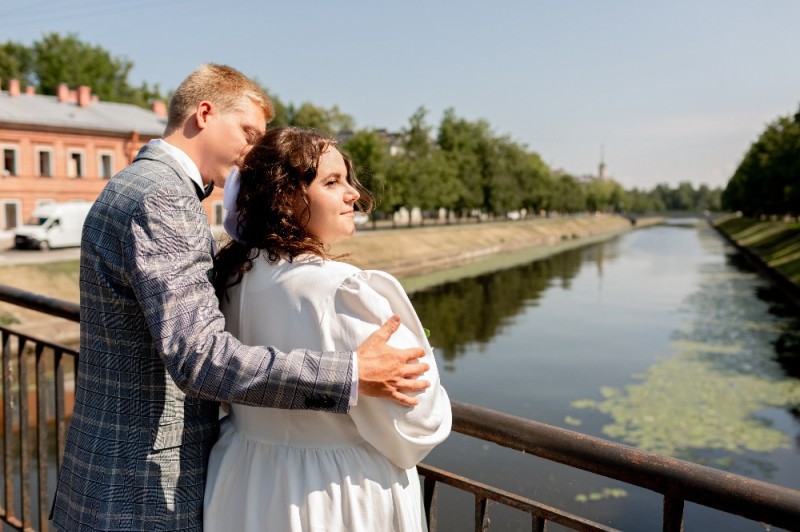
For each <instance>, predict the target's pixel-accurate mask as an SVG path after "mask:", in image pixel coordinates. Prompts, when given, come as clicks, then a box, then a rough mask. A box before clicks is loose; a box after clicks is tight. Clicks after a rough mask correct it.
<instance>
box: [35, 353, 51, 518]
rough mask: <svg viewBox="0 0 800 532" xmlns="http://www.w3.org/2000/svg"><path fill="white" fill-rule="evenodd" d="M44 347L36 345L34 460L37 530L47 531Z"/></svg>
mask: <svg viewBox="0 0 800 532" xmlns="http://www.w3.org/2000/svg"><path fill="white" fill-rule="evenodd" d="M43 352H44V346H43V345H42V344H40V343H37V344H36V460H37V465H38V468H37V469H38V471H37V479H38V484H37V485H38V487H39V530H43V531H45V532H46V531H47V525H48V523H47V518H48V512H47V508H48V505H47V454H48V453H47V393H46V388H45V383H46V379H47V376H46V374H45V358H44V357H43V356H42V353H43Z"/></svg>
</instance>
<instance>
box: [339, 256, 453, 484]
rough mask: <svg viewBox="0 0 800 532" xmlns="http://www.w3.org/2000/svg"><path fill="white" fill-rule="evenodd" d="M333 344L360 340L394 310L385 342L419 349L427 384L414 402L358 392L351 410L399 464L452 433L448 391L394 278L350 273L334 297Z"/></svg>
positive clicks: (368, 436) (363, 430) (412, 461)
mask: <svg viewBox="0 0 800 532" xmlns="http://www.w3.org/2000/svg"><path fill="white" fill-rule="evenodd" d="M333 307H334V318H333V323H331V324H330V326H331V327H333V328H334V331H335V332H334V334H333V336H334V345H336V346H337V347H338V346H339V345H342V344H341V343H342V342H344V343H347V342H348V341H359V342H360V341H361V340H363V339H365V338H366V337H367V336H369V335H370V334H371V333H372V332H374V331H375V330H376V329H377V328H378V327H379V326H380V324H381V323H383V322H384V321H385V320H386V319H388V318H389V316H391V315H392V313H393V312H394V313H397V314H399V315H400V317H401V319H402V325H401V326H400V329H399V330H398V331H397V332H396V333H394V334H393V335H392V337H391V339H390V341H389V344H390V345H392V346H394V347H397V348H406V347H422V348H423V350H424V353H425V354H424V357H423V358H422V361H423V362H426V363H427V364H428V365H429V366H430V370H429V371H428V372H427V373H425V375H424V378H425V379H427V380H428V381H430V384H431V385H430V387H429V388H427V389H426V390H424V391H422V392H418V393H417V395H416V397H417V399H418V401H419V404H417V406H415V407H413V408H410V407H406V406H403V405H401V404H399V403H396V402H395V401H391V400H388V399H382V398H374V397H366V396H361V397H359V399H358V403H357V404H356V406H354V407H353V408H352V409H351V410H350V417H351V418H352V419H353V421H354V423H355V425H356V427H357V429H358V432H359V433H360V434H361V436H362V437H363V438H364V439H365V440H367V441H368V442H369V443H370V444H372V445H373V446H374V447H375V448H376V449H378V451H380V452H381V453H382V454H383V455H385V456H386V457H387V458H389V460H390V461H391V462H392V463H394V464H395V465H397V466H398V467H401V468H404V469H408V468H411V467H413V466H415V465H416V464H417V463H418V462H419V461H420V460H422V459H423V458H424V457H425V456H426V455H427V454H428V453H429V452H430V451H431V450H432V449H433V448H434V447H435V446H436V445H437V444H439V443H441V442H442V441H444V440H445V438H447V436H448V434H450V427H451V424H452V415H451V410H450V400H449V398H448V396H447V392H446V391H445V389H444V388H443V387H442V385H441V383H440V381H439V371H438V368H437V366H436V359H435V358H434V355H433V350H432V349H431V346H430V344H429V343H428V341H427V338H426V337H425V333H424V330H423V328H422V325H421V324H420V321H419V318H418V317H417V314H416V312H415V311H414V308H413V306H412V305H411V302H410V301H409V299H408V296H406V294H405V291H404V290H403V288H402V286H401V285H400V283H399V282H397V280H396V279H394V277H392V276H390V275H388V274H386V273H383V272H377V271H367V272H360V273H358V274H355V275H352V276H350V277H348V278H347V279H346V280H345V281H344V282H343V283H342V284H341V286H340V287H339V289H338V290H337V292H336V295H335V297H334V304H333Z"/></svg>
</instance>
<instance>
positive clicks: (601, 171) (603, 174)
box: [597, 144, 606, 179]
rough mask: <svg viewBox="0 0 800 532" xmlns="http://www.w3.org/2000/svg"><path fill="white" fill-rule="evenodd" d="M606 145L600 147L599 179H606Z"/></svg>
mask: <svg viewBox="0 0 800 532" xmlns="http://www.w3.org/2000/svg"><path fill="white" fill-rule="evenodd" d="M605 148H606V147H605V144H601V145H600V164H599V165H598V167H597V177H598V178H600V179H605V178H606V155H605V151H606V150H605Z"/></svg>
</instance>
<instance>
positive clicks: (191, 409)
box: [52, 65, 428, 531]
mask: <svg viewBox="0 0 800 532" xmlns="http://www.w3.org/2000/svg"><path fill="white" fill-rule="evenodd" d="M272 116H273V110H272V107H271V104H270V102H269V100H268V99H267V98H266V96H265V95H264V94H263V92H262V91H261V89H259V88H258V86H257V85H255V84H254V83H253V82H252V81H250V80H249V79H247V78H246V77H245V76H244V75H242V74H241V73H240V72H238V71H237V70H235V69H232V68H230V67H227V66H221V65H204V66H202V67H200V68H199V69H198V70H196V71H195V72H193V73H192V74H190V75H189V77H188V78H186V80H184V81H183V83H181V85H180V86H179V87H178V89H177V90H176V92H175V95H174V96H173V98H172V101H171V103H170V111H169V118H168V122H167V128H166V131H165V134H164V137H163V139H158V140H155V141H151V143H149V144H148V145H146V146H144V147H143V148H142V150H141V151H140V152H139V154H138V155H137V157H136V159H135V160H134V162H133V163H132V164H131V165H130V166H128V167H127V168H125V169H124V170H123V171H122V172H120V173H119V174H118V175H116V176H114V177H113V178H112V179H111V180H110V181H109V183H108V184H107V186H106V187H105V189H104V190H103V192H102V193H101V194H100V196H99V197H98V199H97V201H96V202H95V204H94V206H93V207H92V210H91V212H90V213H89V216H88V218H87V219H86V222H85V225H84V230H83V237H82V244H81V274H80V288H81V348H80V362H79V365H78V368H77V375H76V393H75V407H74V410H73V414H72V421H71V423H70V428H69V433H68V435H67V441H66V446H65V451H64V459H63V463H62V467H61V470H60V472H59V483H58V488H57V490H56V497H55V501H54V504H53V515H52V519H53V525H54V527H55V528H57V529H63V530H70V531H71V530H114V531H117V530H147V531H152V530H201V527H202V513H201V512H202V507H203V488H204V483H205V478H206V464H207V459H208V453H209V450H210V448H211V445H212V444H213V443H214V440H215V438H216V435H217V430H218V423H217V420H218V413H217V402H219V401H227V402H236V403H243V404H247V405H253V406H265V407H276V408H288V409H316V410H326V411H331V412H342V413H344V412H347V411H348V409H349V407H350V406H351V405H352V404H354V402H355V400H356V388H357V390H358V393H363V394H366V395H373V396H383V397H390V398H393V399H395V400H397V401H399V402H401V403H403V404H407V405H410V404H414V402H415V400H414V398H413V397H411V396H408V395H406V393H409V392H414V391H418V390H421V389H424V388H425V387H426V386H427V384H428V383H427V382H426V381H424V380H416V377H418V376H419V375H421V374H422V373H423V372H424V371H425V370H426V369H427V366H426V365H425V364H420V363H415V362H416V359H417V358H419V357H420V356H422V351H421V350H416V349H414V350H402V351H398V350H395V349H392V348H391V347H389V346H387V345H386V340H387V339H388V338H389V336H390V335H391V334H392V332H394V330H396V328H397V326H398V324H399V321H398V320H397V319H393V320H390V322H387V323H386V324H384V325H383V327H381V329H379V330H378V331H377V332H376V333H375V334H374V335H373V336H371V337H370V338H369V339H367V341H366V342H365V343H364V344H363V345H361V346H359V348H358V349H357V351H356V352H357V355H356V354H355V353H325V354H324V356H323V355H322V354H320V353H312V352H308V351H305V350H302V349H298V350H295V351H292V352H291V353H288V354H284V353H280V352H278V351H276V350H275V349H273V348H270V347H249V346H244V345H242V344H241V343H239V342H238V341H237V340H236V339H235V338H233V337H232V336H231V335H230V334H228V333H226V332H224V325H225V324H224V318H223V317H222V315H221V314H220V312H219V310H218V302H217V299H216V297H215V296H214V289H213V287H212V285H211V278H212V267H213V264H212V249H213V236H212V234H211V231H210V228H209V225H208V219H207V218H206V215H205V211H204V210H203V208H202V206H201V204H200V201H201V199H202V198H203V197H204V195H205V194H206V193H207V192H205V190H206V189H208V188H209V187H210V186H213V185H211V183H212V181H213V182H214V183H216V184H217V185H223V184H224V181H225V178H226V176H227V175H228V173H229V172H230V170H231V169H232V167H233V166H234V165H235V164H236V163H237V161H239V160H240V159H241V157H242V156H243V155H244V154H245V153H246V152H247V150H248V149H249V146H250V145H251V144H252V142H253V141H255V140H256V139H257V138H258V137H259V136H260V135H261V134H263V132H264V131H265V128H266V123H267V121H268V120H270V119H271V118H272ZM276 312H280V309H276ZM298 347H302V346H298ZM356 368H357V371H356ZM356 383H357V384H356Z"/></svg>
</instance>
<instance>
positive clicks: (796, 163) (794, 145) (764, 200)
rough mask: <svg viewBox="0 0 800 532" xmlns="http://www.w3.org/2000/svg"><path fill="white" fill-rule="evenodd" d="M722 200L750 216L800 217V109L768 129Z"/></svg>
mask: <svg viewBox="0 0 800 532" xmlns="http://www.w3.org/2000/svg"><path fill="white" fill-rule="evenodd" d="M722 201H723V205H724V206H725V208H726V209H729V210H738V211H742V212H743V213H744V214H745V215H748V216H759V215H764V214H779V215H783V214H790V215H795V216H796V215H798V214H800V110H798V112H797V114H795V115H794V116H791V117H790V116H784V117H780V118H778V119H777V120H775V121H774V122H772V123H771V124H769V125H768V126H767V128H766V130H765V131H764V132H763V133H762V134H761V136H759V138H758V139H757V140H756V141H755V142H754V143H753V144H752V145H751V146H750V149H749V150H748V151H747V153H746V154H745V156H744V158H743V159H742V162H741V163H740V164H739V167H738V168H737V169H736V171H735V172H734V174H733V176H732V177H731V179H730V181H728V186H727V187H726V188H725V192H724V193H723V195H722Z"/></svg>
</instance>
